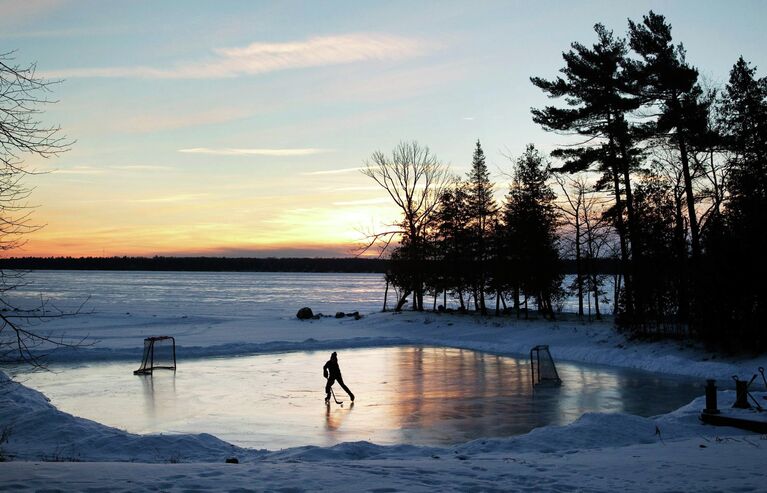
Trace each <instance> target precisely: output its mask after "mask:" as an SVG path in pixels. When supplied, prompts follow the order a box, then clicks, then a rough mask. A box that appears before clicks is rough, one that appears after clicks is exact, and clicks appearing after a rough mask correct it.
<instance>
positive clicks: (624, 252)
mask: <svg viewBox="0 0 767 493" xmlns="http://www.w3.org/2000/svg"><path fill="white" fill-rule="evenodd" d="M607 121H608V125H612V118H611V117H610V116H609V115H608V117H607ZM609 149H610V159H611V160H612V162H611V163H610V168H611V174H612V178H613V192H614V194H615V210H616V211H615V229H616V230H617V231H618V240H619V241H618V243H619V244H620V250H621V270H622V271H623V273H624V275H628V272H629V269H630V266H629V255H628V244H627V238H626V224H625V222H624V221H623V200H622V198H621V186H620V170H619V166H618V156H617V152H616V151H615V140H614V139H613V136H612V135H610V144H609ZM632 288H633V286H632V284H631V280H630V279H628V278H627V279H626V311H627V312H628V313H629V314H631V313H633V311H634V300H633V293H632ZM615 302H616V304H617V302H618V300H617V298H616V300H615Z"/></svg>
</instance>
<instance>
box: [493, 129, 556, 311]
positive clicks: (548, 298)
mask: <svg viewBox="0 0 767 493" xmlns="http://www.w3.org/2000/svg"><path fill="white" fill-rule="evenodd" d="M550 174H551V171H550V168H549V166H548V165H547V163H546V162H545V160H544V158H543V156H541V154H540V152H538V150H537V149H536V148H535V146H533V145H532V144H530V145H528V146H527V148H526V149H525V152H524V154H523V155H522V156H520V157H519V158H518V159H517V160H516V162H515V169H514V175H513V180H512V183H511V186H510V190H509V194H508V195H507V197H506V203H505V205H504V210H503V216H504V237H505V238H506V240H507V241H506V245H505V250H506V252H505V253H506V255H507V260H508V263H509V264H510V266H511V268H512V269H513V271H514V276H513V277H514V279H515V280H516V289H515V307H517V309H519V305H520V302H519V298H518V296H519V295H518V290H521V291H522V293H523V294H524V298H525V302H524V304H525V306H526V305H527V299H528V298H530V297H533V298H535V299H536V301H537V303H538V307H539V310H540V311H541V312H542V313H543V314H544V315H546V316H548V317H552V318H553V317H554V301H555V299H556V298H557V297H558V294H559V289H560V288H559V286H560V284H561V281H562V275H561V274H560V272H559V264H560V261H559V252H558V248H557V236H556V210H555V208H554V205H553V201H554V199H555V198H556V195H555V194H554V192H553V190H552V189H551V187H550V186H549V185H548V183H547V182H548V179H549V177H550ZM525 315H526V316H527V311H525Z"/></svg>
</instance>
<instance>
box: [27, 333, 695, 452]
mask: <svg viewBox="0 0 767 493" xmlns="http://www.w3.org/2000/svg"><path fill="white" fill-rule="evenodd" d="M328 356H329V352H328V351H308V352H294V353H280V354H266V355H257V356H242V357H230V358H205V359H196V360H183V359H182V360H179V368H178V370H177V371H176V372H175V373H174V372H172V371H167V370H158V371H156V372H155V374H154V376H134V375H133V374H132V370H134V369H135V367H136V366H137V363H126V362H111V363H88V364H81V365H77V366H66V365H56V366H55V367H53V368H52V369H53V370H55V371H60V373H50V372H40V373H31V374H24V375H19V379H20V380H21V381H22V382H24V383H25V384H26V385H28V386H31V387H33V388H36V389H38V390H40V391H42V392H43V393H44V394H45V395H47V396H48V397H49V398H50V399H51V401H52V403H53V404H54V405H56V406H57V407H58V408H59V409H61V410H63V411H66V412H69V413H72V414H75V415H77V416H82V417H85V418H89V419H93V420H96V421H98V422H101V423H104V424H107V425H111V426H114V427H117V428H121V429H125V430H127V431H130V432H134V433H200V432H205V433H211V434H213V435H216V436H217V437H219V438H222V439H224V440H226V441H228V442H230V443H234V444H237V445H241V446H246V447H254V448H268V449H270V450H275V449H280V448H286V447H293V446H300V445H309V444H310V445H321V446H329V445H334V444H337V443H341V442H350V441H357V440H369V441H372V442H374V443H378V444H399V443H408V444H418V445H445V444H454V443H461V442H466V441H468V440H471V439H473V438H480V437H498V436H511V435H519V434H523V433H526V432H528V431H530V430H531V429H533V428H536V427H540V426H545V425H550V424H566V423H570V422H572V421H574V420H576V419H577V418H578V417H580V416H581V415H582V414H583V413H585V412H592V411H598V412H624V413H631V414H637V415H641V416H654V415H657V414H661V413H665V412H668V411H670V410H672V409H676V408H677V407H679V406H681V405H683V404H685V403H687V402H689V401H690V400H691V399H693V398H694V397H696V396H698V395H700V394H701V384H700V381H699V380H698V379H689V378H678V377H670V376H664V375H659V374H654V373H647V372H641V371H635V370H627V369H620V368H611V367H599V366H590V365H577V364H571V363H558V365H557V367H558V370H559V373H560V376H561V377H562V379H563V381H564V384H563V385H562V386H561V387H559V388H547V389H539V390H536V391H535V392H534V391H533V389H532V385H531V382H530V370H529V361H528V360H527V359H516V358H512V357H505V356H495V355H490V354H485V353H480V352H475V351H468V350H459V349H449V348H434V347H423V348H422V347H389V348H368V349H347V350H343V351H339V363H340V365H341V370H342V372H343V375H344V380H345V382H346V384H347V385H348V386H349V387H350V389H351V390H352V391H353V392H354V393H355V395H356V402H355V403H354V405H353V406H352V405H350V402H349V399H348V397H347V396H346V395H345V393H344V392H343V391H342V390H341V389H339V388H338V385H336V386H335V389H336V395H337V397H338V398H339V400H343V401H344V405H343V407H341V406H338V405H336V404H334V403H332V404H331V405H330V406H329V407H326V406H325V405H324V403H323V399H324V391H323V389H324V383H325V380H324V378H323V377H322V366H323V364H324V363H325V361H326V360H327V359H328ZM179 453H181V454H182V455H183V451H179Z"/></svg>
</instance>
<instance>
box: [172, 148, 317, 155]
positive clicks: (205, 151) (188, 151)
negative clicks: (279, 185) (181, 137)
mask: <svg viewBox="0 0 767 493" xmlns="http://www.w3.org/2000/svg"><path fill="white" fill-rule="evenodd" d="M178 152H183V153H185V154H210V155H213V156H273V157H286V156H311V155H313V154H322V153H324V152H331V149H317V148H314V147H308V148H303V149H237V148H229V147H224V148H220V149H212V148H209V147H192V148H190V149H179V150H178Z"/></svg>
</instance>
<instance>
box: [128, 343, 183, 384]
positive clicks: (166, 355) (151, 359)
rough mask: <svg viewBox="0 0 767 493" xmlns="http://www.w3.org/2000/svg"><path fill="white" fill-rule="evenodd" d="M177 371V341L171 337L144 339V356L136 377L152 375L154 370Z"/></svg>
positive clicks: (135, 373) (135, 372) (136, 371)
mask: <svg viewBox="0 0 767 493" xmlns="http://www.w3.org/2000/svg"><path fill="white" fill-rule="evenodd" d="M158 369H165V370H175V369H176V339H174V338H173V337H170V336H159V337H147V338H146V339H144V355H143V356H142V357H141V366H139V368H138V370H135V371H134V372H133V374H134V375H147V374H150V375H151V374H152V372H153V371H154V370H158Z"/></svg>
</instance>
